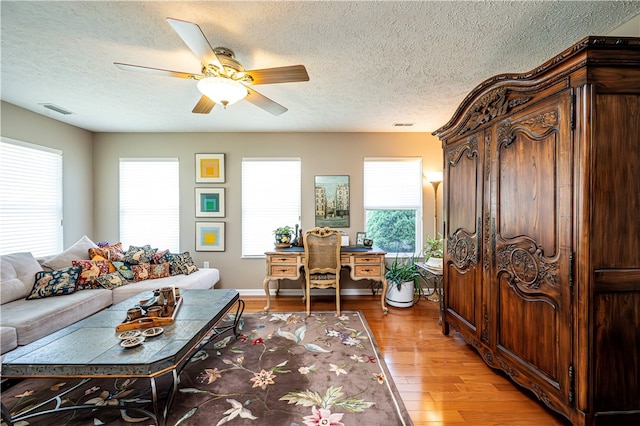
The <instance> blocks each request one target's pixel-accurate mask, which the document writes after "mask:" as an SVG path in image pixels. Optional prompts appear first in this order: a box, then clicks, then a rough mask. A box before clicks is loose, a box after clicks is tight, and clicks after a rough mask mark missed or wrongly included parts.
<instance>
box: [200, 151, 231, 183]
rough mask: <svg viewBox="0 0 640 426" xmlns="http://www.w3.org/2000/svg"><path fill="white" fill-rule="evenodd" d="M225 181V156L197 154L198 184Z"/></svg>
mask: <svg viewBox="0 0 640 426" xmlns="http://www.w3.org/2000/svg"><path fill="white" fill-rule="evenodd" d="M224 181H225V176H224V154H196V183H224Z"/></svg>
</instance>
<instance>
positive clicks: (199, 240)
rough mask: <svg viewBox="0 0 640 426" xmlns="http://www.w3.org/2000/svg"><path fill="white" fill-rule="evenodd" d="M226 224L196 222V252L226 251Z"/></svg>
mask: <svg viewBox="0 0 640 426" xmlns="http://www.w3.org/2000/svg"><path fill="white" fill-rule="evenodd" d="M224 225H225V224H224V222H196V251H224Z"/></svg>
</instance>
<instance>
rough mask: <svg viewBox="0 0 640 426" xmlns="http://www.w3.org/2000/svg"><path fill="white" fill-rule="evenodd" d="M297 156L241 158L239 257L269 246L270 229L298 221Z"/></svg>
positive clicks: (254, 254)
mask: <svg viewBox="0 0 640 426" xmlns="http://www.w3.org/2000/svg"><path fill="white" fill-rule="evenodd" d="M300 179H301V162H300V159H299V158H245V159H243V160H242V256H243V257H252V256H264V252H265V251H268V250H270V249H273V244H274V238H275V236H274V235H273V230H274V229H276V228H278V227H281V226H285V225H288V226H295V225H296V224H297V223H300V205H301V184H300Z"/></svg>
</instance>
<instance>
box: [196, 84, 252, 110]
mask: <svg viewBox="0 0 640 426" xmlns="http://www.w3.org/2000/svg"><path fill="white" fill-rule="evenodd" d="M198 90H199V91H200V92H201V93H202V94H203V95H205V96H206V97H207V98H209V99H211V100H212V101H213V102H215V103H217V104H220V105H223V106H224V107H226V106H227V105H231V104H234V103H236V102H238V101H239V100H241V99H244V98H245V97H246V96H247V95H248V94H249V92H248V91H247V88H246V87H245V86H244V85H243V84H242V83H239V82H237V81H235V80H232V79H230V78H225V77H206V78H203V79H202V80H200V81H198Z"/></svg>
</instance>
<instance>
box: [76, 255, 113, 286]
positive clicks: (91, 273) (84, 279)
mask: <svg viewBox="0 0 640 426" xmlns="http://www.w3.org/2000/svg"><path fill="white" fill-rule="evenodd" d="M109 263H110V262H109V261H108V260H72V261H71V264H72V265H73V266H78V267H80V275H78V290H86V289H90V288H95V287H98V283H96V278H98V277H99V276H100V275H107V274H108V273H109Z"/></svg>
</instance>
